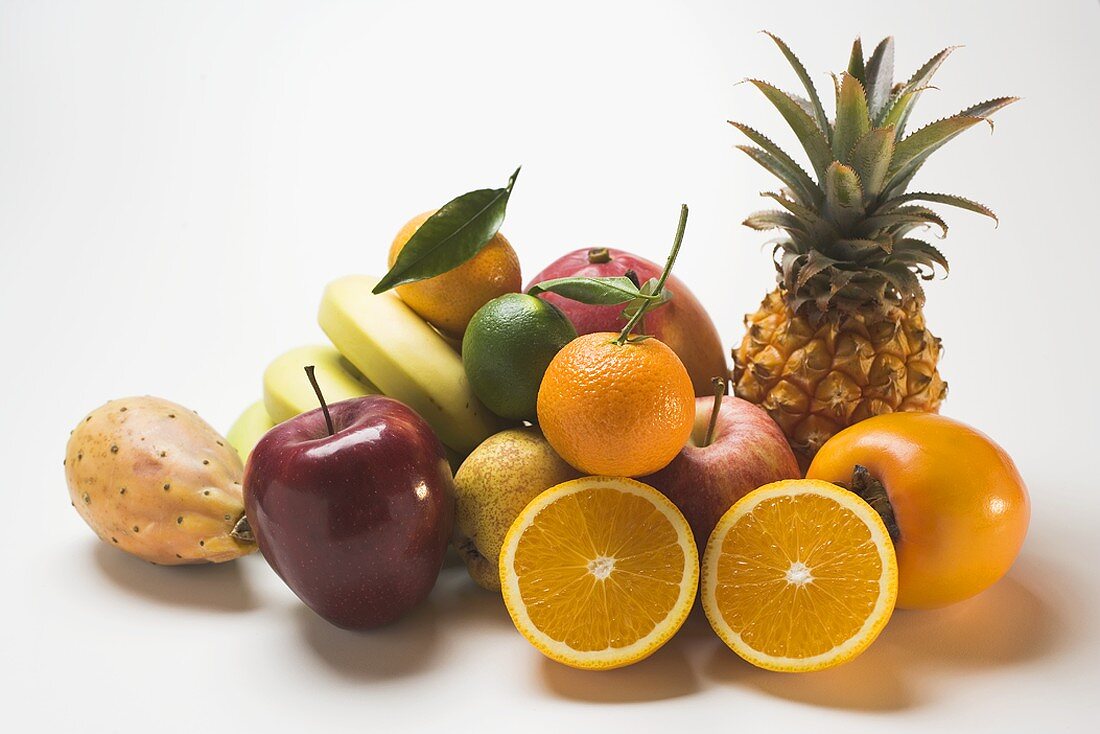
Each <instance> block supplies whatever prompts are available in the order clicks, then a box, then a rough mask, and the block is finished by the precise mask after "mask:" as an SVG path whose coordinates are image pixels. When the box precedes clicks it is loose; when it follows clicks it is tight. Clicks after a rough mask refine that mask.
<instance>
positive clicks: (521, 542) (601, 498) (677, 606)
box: [500, 477, 699, 669]
mask: <svg viewBox="0 0 1100 734" xmlns="http://www.w3.org/2000/svg"><path fill="white" fill-rule="evenodd" d="M698 583H699V556H698V553H697V551H696V549H695V541H694V540H693V538H692V534H691V528H690V526H688V523H687V520H685V519H684V516H683V515H682V514H680V511H679V510H678V509H676V506H675V505H673V504H672V503H671V502H670V501H669V500H668V499H667V498H666V497H665V496H664V495H663V494H661V493H660V492H658V491H657V490H655V489H653V488H652V487H650V486H648V485H646V484H642V483H641V482H636V481H634V480H632V479H623V478H619V477H583V478H581V479H574V480H572V481H569V482H565V483H563V484H559V485H557V486H555V487H551V488H550V489H548V490H546V491H545V492H543V493H542V494H540V495H539V496H538V497H536V498H535V499H533V500H532V501H531V503H530V504H529V505H527V507H526V508H525V509H524V510H523V512H521V513H520V515H519V517H518V518H516V521H515V522H514V523H513V524H512V527H511V528H510V529H509V531H508V534H507V536H506V537H505V539H504V547H503V548H502V549H501V553H500V585H501V589H502V592H503V594H504V604H505V606H507V607H508V613H509V614H510V615H511V617H512V621H513V622H514V623H515V625H516V629H518V630H519V631H520V633H521V634H522V635H523V636H524V637H526V638H527V641H528V642H530V643H531V644H532V645H534V646H535V647H536V648H538V649H539V650H540V651H541V652H542V653H543V654H544V655H546V656H547V657H549V658H551V659H553V660H556V661H558V662H560V663H564V664H566V665H570V666H572V667H574V668H586V669H607V668H618V667H621V666H623V665H629V664H631V663H635V662H638V661H639V660H642V659H643V658H645V657H648V656H649V655H651V654H652V653H653V652H654V651H656V650H657V649H658V648H659V647H661V645H663V644H664V643H665V642H667V641H668V640H669V639H670V638H671V637H672V636H673V635H674V634H676V631H677V630H678V629H680V626H681V625H682V624H683V623H684V620H685V619H686V618H687V615H688V612H690V611H691V605H692V603H693V602H694V601H695V590H696V586H697V585H698Z"/></svg>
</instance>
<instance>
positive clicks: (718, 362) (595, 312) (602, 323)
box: [527, 247, 729, 395]
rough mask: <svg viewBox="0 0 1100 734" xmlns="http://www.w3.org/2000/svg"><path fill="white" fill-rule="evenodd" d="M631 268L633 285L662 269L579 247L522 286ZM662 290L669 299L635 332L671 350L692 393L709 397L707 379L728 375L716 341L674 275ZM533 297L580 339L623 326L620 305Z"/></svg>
mask: <svg viewBox="0 0 1100 734" xmlns="http://www.w3.org/2000/svg"><path fill="white" fill-rule="evenodd" d="M631 270H632V271H634V273H635V274H636V275H637V276H638V281H639V283H645V282H646V281H647V280H649V279H650V278H659V277H661V271H662V270H663V268H662V267H661V266H660V265H658V264H657V263H654V262H651V261H649V260H646V259H645V258H644V257H638V256H637V255H632V254H630V253H629V252H626V251H624V250H615V249H612V248H607V247H598V248H592V249H581V250H575V251H574V252H570V253H569V254H568V255H565V256H563V257H561V258H558V259H557V260H555V261H554V262H553V263H551V264H550V265H548V266H547V267H546V269H545V270H543V271H542V272H541V273H539V274H538V275H536V276H535V277H534V278H532V279H531V282H530V283H528V284H527V288H528V289H530V287H531V286H532V285H534V284H535V283H539V282H541V281H544V280H550V279H552V278H569V277H597V278H602V277H609V276H615V275H625V274H626V273H627V271H631ZM665 289H666V290H667V291H668V292H669V293H671V294H672V300H670V301H669V302H668V303H666V304H665V305H663V306H661V307H660V308H657V309H654V310H653V311H651V312H649V313H647V314H646V315H645V317H644V318H643V319H642V328H640V329H638V331H639V332H641V333H645V334H649V335H650V336H654V337H657V338H658V339H660V340H661V341H663V342H664V343H665V344H667V345H668V346H669V347H671V348H672V351H674V352H676V355H677V356H678V357H679V358H680V361H681V362H683V363H684V367H686V368H687V371H688V374H689V375H690V376H691V384H692V385H693V386H694V387H695V394H696V395H709V394H711V380H712V379H714V378H715V377H722V378H725V377H727V376H728V374H729V369H728V367H727V366H726V352H725V349H723V348H722V339H721V337H719V336H718V330H717V329H716V328H714V322H713V321H711V319H710V316H709V315H708V314H707V312H706V309H704V308H703V304H701V303H699V299H697V298H696V297H695V295H694V294H693V293H692V292H691V291H690V290H688V287H687V286H686V285H684V282H683V281H682V280H680V279H679V278H677V277H676V276H675V275H672V276H670V277H669V279H668V282H667V283H666V284H665ZM539 298H545V299H546V300H548V301H550V302H551V303H553V304H554V305H555V306H557V307H558V308H560V309H561V310H562V311H564V312H565V315H566V316H568V317H569V320H570V321H572V322H573V326H574V327H576V329H577V334H580V335H583V334H591V333H593V332H596V331H621V330H622V328H623V327H624V326H626V320H625V319H624V318H623V317H622V311H623V307H622V306H593V305H589V304H586V303H581V302H579V301H572V300H569V299H568V298H564V297H562V296H559V295H557V294H555V293H541V294H539Z"/></svg>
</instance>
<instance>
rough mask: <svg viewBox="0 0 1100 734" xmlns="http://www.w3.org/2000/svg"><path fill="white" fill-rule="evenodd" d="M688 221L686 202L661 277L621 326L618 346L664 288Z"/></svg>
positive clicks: (624, 340) (625, 340) (681, 210)
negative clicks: (624, 324)
mask: <svg viewBox="0 0 1100 734" xmlns="http://www.w3.org/2000/svg"><path fill="white" fill-rule="evenodd" d="M687 221H688V207H687V204H681V205H680V223H679V224H678V225H677V226H676V237H675V238H674V239H673V240H672V251H671V252H670V253H668V260H667V261H666V262H665V269H664V270H663V271H662V272H661V277H660V279H659V280H658V281H657V286H656V287H655V288H654V289H653V293H652V294H651V295H652V297H651V298H646V299H644V300H643V301H642V303H641V304H640V305H639V306H638V310H637V311H635V312H634V315H633V316H631V317H630V321H627V322H626V326H625V327H623V330H622V332H620V333H619V336H618V338H617V339H615V343H616V344H619V345H620V346H621V345H623V344H626V343H627V341H629V340H630V332H632V331H633V330H634V327H635V326H637V325H638V322H639V321H641V320H642V317H643V316H645V312H646V310H647V309H649V307H650V306H651V305H652V304H653V302H654V301H655V300H658V299H659V298H660V295H661V293H662V292H663V291H664V289H665V281H666V280H668V276H669V275H671V274H672V266H673V265H675V264H676V256H677V255H679V254H680V245H681V243H683V241H684V230H685V229H687Z"/></svg>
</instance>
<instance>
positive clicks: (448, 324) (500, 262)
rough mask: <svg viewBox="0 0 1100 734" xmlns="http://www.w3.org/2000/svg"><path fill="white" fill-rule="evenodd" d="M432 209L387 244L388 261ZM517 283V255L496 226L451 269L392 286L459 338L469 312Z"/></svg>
mask: <svg viewBox="0 0 1100 734" xmlns="http://www.w3.org/2000/svg"><path fill="white" fill-rule="evenodd" d="M433 214H435V211H434V210H433V211H428V212H424V213H423V214H419V215H417V216H415V217H413V218H412V219H410V220H409V221H408V222H407V223H406V224H405V226H404V227H402V228H401V231H399V232H398V233H397V236H396V237H394V238H393V244H392V245H391V246H390V254H389V266H390V267H391V268H392V267H393V264H394V262H395V261H396V260H397V256H398V254H399V253H400V252H401V250H402V248H404V247H405V245H406V244H407V243H408V241H409V239H410V238H411V237H412V236H413V235H414V234H415V233H416V230H418V229H420V225H422V224H424V222H425V221H427V219H428V217H430V216H432V215H433ZM522 285H523V279H522V276H521V274H520V268H519V257H518V256H517V255H516V251H515V250H513V249H512V245H511V244H509V242H508V240H507V239H505V237H504V235H502V234H501V233H500V232H497V233H496V235H494V236H493V239H491V240H489V242H488V244H486V245H485V246H484V247H483V248H481V250H480V251H479V252H478V253H477V254H476V255H474V256H473V257H472V258H470V259H469V260H467V261H466V262H464V263H462V264H461V265H459V266H458V267H457V268H454V269H453V270H448V271H447V272H446V273H442V274H440V275H437V276H435V277H433V278H426V279H425V280H418V281H416V282H415V283H407V284H405V285H399V286H397V288H396V290H397V295H398V296H400V297H401V300H402V301H404V302H405V304H406V305H407V306H408V307H409V308H411V309H412V310H413V311H415V312H416V313H417V315H418V316H420V318H422V319H424V320H425V321H427V322H428V323H429V324H431V325H432V326H434V327H435V328H437V329H439V330H440V331H441V332H443V334H445V335H446V336H449V337H451V338H453V339H461V338H462V335H463V333H464V332H465V331H466V325H467V324H468V323H470V319H471V318H472V317H473V315H474V313H475V312H476V311H477V310H478V309H479V308H481V307H482V306H484V305H485V304H486V303H488V302H489V301H491V300H493V299H494V298H496V297H497V296H502V295H504V294H505V293H516V292H518V291H519V289H520V288H521V287H522Z"/></svg>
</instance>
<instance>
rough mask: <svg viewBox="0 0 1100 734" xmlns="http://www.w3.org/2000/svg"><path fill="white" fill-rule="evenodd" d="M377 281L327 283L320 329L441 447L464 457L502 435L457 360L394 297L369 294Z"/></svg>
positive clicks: (352, 278)
mask: <svg viewBox="0 0 1100 734" xmlns="http://www.w3.org/2000/svg"><path fill="white" fill-rule="evenodd" d="M377 282H378V280H377V279H376V278H372V277H370V276H366V275H351V276H347V277H344V278H340V279H339V280H336V281H333V282H332V283H330V284H329V285H328V287H327V288H326V289H325V294H324V296H323V298H322V299H321V309H320V313H319V314H318V322H319V323H320V324H321V328H322V329H323V330H324V332H325V333H326V334H328V337H329V339H331V340H332V343H333V345H335V346H336V348H337V349H338V350H339V351H340V353H341V354H343V355H344V356H345V357H346V358H347V359H348V361H350V362H351V363H352V364H353V365H355V366H356V367H357V368H358V369H359V371H360V372H362V373H363V374H364V375H366V377H367V378H368V379H369V380H370V381H371V382H373V383H374V384H375V385H377V386H378V387H379V388H380V389H381V390H382V392H383V393H385V394H386V395H388V396H390V397H392V398H396V399H397V400H400V401H401V402H403V403H405V404H407V405H408V406H409V407H411V408H412V409H413V410H415V411H417V412H418V413H420V415H421V416H423V418H424V419H425V420H426V421H427V422H428V423H429V424H431V426H432V428H434V429H435V432H436V434H437V435H438V436H439V439H440V441H442V442H443V443H444V444H445V445H447V446H448V447H450V448H451V449H453V450H454V451H456V452H457V453H459V454H461V455H463V456H465V455H466V454H469V453H470V452H471V451H473V450H474V448H476V447H477V446H478V444H480V443H481V442H482V441H484V440H485V439H486V438H488V437H489V436H491V435H492V434H494V433H496V432H497V431H499V430H500V429H501V427H502V426H501V423H500V419H499V418H497V417H496V416H495V415H493V414H492V413H491V412H490V411H489V409H488V408H486V407H485V406H484V405H482V404H481V401H479V400H478V399H477V398H476V397H475V396H474V393H473V391H472V390H471V389H470V383H469V382H468V381H467V380H466V372H465V371H464V370H463V369H462V358H461V357H460V356H459V355H458V353H457V352H456V351H455V350H454V349H453V348H452V347H451V346H450V345H448V344H447V342H446V341H445V340H444V339H443V337H442V336H440V335H439V333H438V332H436V331H435V330H434V329H432V327H430V326H428V324H427V322H425V321H424V320H423V319H422V318H420V317H419V316H417V315H416V313H414V312H413V311H412V309H410V308H409V307H408V306H406V305H405V304H404V302H402V301H401V299H400V298H398V297H397V295H396V294H394V293H392V292H386V293H382V294H380V295H377V296H376V295H374V294H373V293H371V289H372V288H374V286H375V284H376V283H377Z"/></svg>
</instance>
